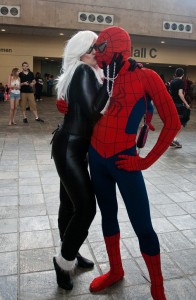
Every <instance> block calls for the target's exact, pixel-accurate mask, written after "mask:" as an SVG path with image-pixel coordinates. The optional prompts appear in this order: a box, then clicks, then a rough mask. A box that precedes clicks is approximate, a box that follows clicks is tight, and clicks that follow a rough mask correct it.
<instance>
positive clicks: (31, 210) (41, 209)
mask: <svg viewBox="0 0 196 300" xmlns="http://www.w3.org/2000/svg"><path fill="white" fill-rule="evenodd" d="M19 215H20V217H21V218H22V217H33V216H45V215H46V205H45V204H44V203H40V204H34V205H20V207H19Z"/></svg>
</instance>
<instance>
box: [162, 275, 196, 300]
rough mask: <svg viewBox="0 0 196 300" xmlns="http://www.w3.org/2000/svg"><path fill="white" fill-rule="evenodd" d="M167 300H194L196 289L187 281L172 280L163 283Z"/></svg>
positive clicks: (181, 279)
mask: <svg viewBox="0 0 196 300" xmlns="http://www.w3.org/2000/svg"><path fill="white" fill-rule="evenodd" d="M165 286H166V295H168V299H169V300H183V299H184V300H185V299H187V300H194V299H195V295H196V288H195V287H194V285H193V284H192V283H191V282H190V281H189V280H188V279H186V278H185V279H183V278H180V279H173V280H171V281H168V282H166V283H165Z"/></svg>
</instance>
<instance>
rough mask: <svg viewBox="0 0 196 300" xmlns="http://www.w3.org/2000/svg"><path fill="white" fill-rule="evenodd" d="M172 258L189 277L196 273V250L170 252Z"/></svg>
mask: <svg viewBox="0 0 196 300" xmlns="http://www.w3.org/2000/svg"><path fill="white" fill-rule="evenodd" d="M169 255H170V257H171V258H172V259H173V261H175V263H176V264H177V265H178V266H179V268H180V269H181V270H182V271H183V272H184V273H185V274H187V275H192V274H195V273H196V259H195V257H196V249H195V248H194V249H188V250H181V251H176V252H170V254H169Z"/></svg>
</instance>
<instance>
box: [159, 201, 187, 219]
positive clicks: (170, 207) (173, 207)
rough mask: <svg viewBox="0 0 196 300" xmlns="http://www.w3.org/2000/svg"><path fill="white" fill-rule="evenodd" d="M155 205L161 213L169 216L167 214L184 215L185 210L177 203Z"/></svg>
mask: <svg viewBox="0 0 196 300" xmlns="http://www.w3.org/2000/svg"><path fill="white" fill-rule="evenodd" d="M155 207H156V208H157V209H158V210H159V211H160V212H161V213H162V215H164V216H166V217H169V216H180V215H186V214H187V212H186V211H185V210H183V209H182V208H181V207H180V206H179V205H177V204H175V203H172V204H169V203H167V204H161V205H155Z"/></svg>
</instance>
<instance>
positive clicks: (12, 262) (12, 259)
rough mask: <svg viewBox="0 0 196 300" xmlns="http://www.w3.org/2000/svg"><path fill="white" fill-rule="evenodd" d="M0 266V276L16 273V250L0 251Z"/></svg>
mask: <svg viewBox="0 0 196 300" xmlns="http://www.w3.org/2000/svg"><path fill="white" fill-rule="evenodd" d="M0 266H1V268H0V276H5V275H15V274H17V252H7V253H6V252H1V253H0ZM0 278H1V277H0Z"/></svg>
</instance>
